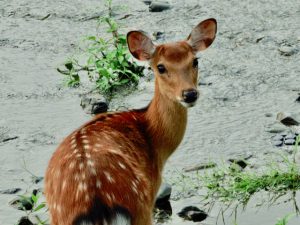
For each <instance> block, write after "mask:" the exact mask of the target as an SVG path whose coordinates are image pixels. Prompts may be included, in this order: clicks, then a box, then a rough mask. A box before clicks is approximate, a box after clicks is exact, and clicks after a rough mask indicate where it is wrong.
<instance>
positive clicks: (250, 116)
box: [0, 0, 300, 225]
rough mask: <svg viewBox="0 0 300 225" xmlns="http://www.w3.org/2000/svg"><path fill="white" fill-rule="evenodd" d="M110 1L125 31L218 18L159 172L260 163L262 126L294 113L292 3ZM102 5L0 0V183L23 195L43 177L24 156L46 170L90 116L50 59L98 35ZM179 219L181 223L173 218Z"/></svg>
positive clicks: (145, 96)
mask: <svg viewBox="0 0 300 225" xmlns="http://www.w3.org/2000/svg"><path fill="white" fill-rule="evenodd" d="M115 3H116V4H119V3H120V4H126V5H127V8H126V10H125V12H124V11H122V10H117V11H116V18H121V17H123V16H124V15H125V14H130V16H128V17H127V18H125V19H122V20H121V21H120V22H121V23H122V24H123V29H122V30H123V31H124V32H127V31H128V30H131V29H142V30H145V31H147V32H148V33H150V34H152V33H153V32H157V31H161V32H164V33H165V40H167V41H172V40H178V39H182V38H185V37H187V35H188V34H189V32H190V30H191V28H192V27H193V26H195V25H196V24H197V23H198V22H199V21H201V20H202V19H205V18H208V17H215V18H216V19H217V20H218V34H217V39H216V41H215V42H214V44H213V45H212V46H211V48H209V49H208V50H207V51H205V52H203V53H202V54H200V60H199V65H200V66H199V69H200V74H201V81H202V82H206V83H211V85H201V86H200V90H201V98H200V101H199V103H198V105H196V106H195V107H194V108H193V109H191V110H190V112H189V125H188V129H187V133H186V136H185V139H184V140H183V143H182V144H181V146H180V147H179V149H178V151H177V152H176V153H175V154H174V155H173V156H172V157H171V159H170V160H169V163H168V165H167V167H166V171H165V177H166V178H165V179H166V180H168V179H169V177H171V176H172V174H173V172H174V171H181V170H182V168H184V167H186V166H189V165H194V164H197V163H201V162H207V161H214V160H215V159H216V160H220V159H223V158H225V159H226V158H228V156H230V157H232V156H239V155H244V154H249V153H250V154H253V155H254V156H255V160H253V164H257V166H258V167H259V166H260V165H262V164H264V159H265V156H264V154H269V153H270V152H276V151H279V150H278V148H275V147H273V146H272V144H271V142H270V138H271V136H272V135H273V134H271V133H269V132H267V131H268V130H269V128H270V126H272V124H273V123H274V121H275V118H276V114H277V113H278V112H281V111H289V112H299V111H300V105H299V103H297V102H295V99H296V98H297V96H298V93H299V92H300V87H299V83H300V76H299V75H300V65H299V61H300V53H299V52H300V44H299V43H300V29H299V28H300V27H299V22H298V21H299V20H300V16H299V15H300V8H299V3H298V1H296V0H292V1H288V2H286V1H276V2H273V1H255V2H245V1H238V0H232V1H222V2H220V1H217V0H213V1H205V0H201V1H198V0H190V1H180V0H173V1H172V2H171V4H172V8H171V9H170V10H166V11H164V12H159V13H152V12H149V10H148V6H147V5H145V4H144V3H143V2H142V1H133V0H130V1H125V2H124V1H115ZM103 10H104V1H103V0H100V1H99V0H87V1H79V0H76V1H73V2H72V3H71V2H69V1H63V0H61V1H58V0H56V1H48V0H47V1H38V2H37V1H33V0H27V1H22V2H20V1H17V0H13V1H8V0H4V1H3V0H2V1H1V4H0V17H1V23H0V33H1V35H0V68H1V69H0V85H1V89H0V107H1V110H0V151H1V157H0V180H1V182H0V190H4V189H10V188H21V189H22V191H21V192H20V193H23V192H24V191H26V189H32V188H33V187H42V186H43V184H42V182H40V183H38V184H32V182H31V174H29V173H28V172H26V170H24V165H23V164H24V163H23V161H24V162H25V164H26V167H27V169H28V170H30V171H31V172H33V173H34V174H36V175H37V176H43V175H44V172H45V168H46V165H47V163H48V160H49V158H50V156H51V154H52V153H53V151H54V149H55V148H56V146H57V145H58V143H59V142H60V141H61V140H62V139H63V137H64V136H66V135H67V134H68V133H69V132H71V131H72V130H73V129H75V128H76V127H78V126H80V125H81V124H82V123H83V122H85V121H87V120H88V119H89V118H90V116H89V115H87V114H85V113H84V112H83V110H82V109H81V108H80V106H79V104H80V98H79V97H78V94H79V93H82V92H85V91H86V90H87V89H88V88H86V87H84V88H79V89H75V90H70V89H67V88H65V87H64V86H63V84H62V76H61V75H60V74H58V73H57V72H56V67H57V66H58V65H60V64H61V63H62V62H64V60H65V59H66V58H67V57H68V56H70V55H72V54H76V52H77V46H78V44H79V43H80V40H81V39H82V37H84V36H86V35H92V34H95V33H96V27H97V22H96V20H95V19H91V15H96V16H97V15H99V13H100V14H101V12H103ZM286 47H288V48H291V49H292V50H291V52H292V53H287V52H289V50H286ZM152 89H153V84H152V83H151V82H150V83H147V82H145V83H141V84H140V86H139V90H137V91H136V92H135V93H132V94H130V95H129V96H126V97H125V98H124V99H122V98H121V97H120V98H117V99H115V100H114V101H113V102H112V103H111V104H112V105H111V106H112V108H116V107H117V106H118V105H122V106H124V107H130V108H131V107H134V108H137V107H140V106H144V105H146V104H147V103H148V101H149V100H150V99H151V96H152V93H153V92H152ZM14 137H15V138H14ZM7 139H8V141H3V140H7ZM13 196H14V195H8V194H0V202H1V205H0V224H14V223H15V222H16V221H17V219H18V218H19V217H20V215H21V214H22V212H18V211H16V210H15V209H13V208H11V207H9V206H8V204H7V203H8V202H9V201H10V200H11V199H12V198H13ZM184 201H188V202H190V203H192V202H193V200H192V199H185V198H183V199H180V200H178V201H176V202H174V203H173V204H174V207H175V208H178V209H179V208H181V206H183V204H184ZM197 204H199V203H197ZM281 207H282V206H279V209H278V210H277V211H276V212H271V213H269V214H267V215H270V216H266V217H267V218H270V220H268V219H267V218H265V217H262V216H255V222H256V223H260V224H264V225H269V224H270V225H271V224H274V215H275V217H277V216H278V217H281V216H284V215H285V212H281V209H282V208H281ZM254 211H255V210H253V212H252V211H251V210H250V211H246V212H245V213H243V214H242V215H241V217H242V218H245V219H244V221H243V222H241V223H240V224H249V225H250V224H251V225H252V224H253V223H254V221H253V218H251V217H252V216H251V215H253V213H254ZM287 211H288V210H287ZM277 213H278V215H277ZM22 215H23V214H22ZM211 220H214V219H213V218H212V219H211ZM176 221H177V222H178V224H183V223H182V222H180V221H181V220H179V219H178V218H177V217H176V218H175V217H174V223H175V222H176ZM187 224H189V223H187ZM291 224H297V223H296V222H295V223H292V222H291Z"/></svg>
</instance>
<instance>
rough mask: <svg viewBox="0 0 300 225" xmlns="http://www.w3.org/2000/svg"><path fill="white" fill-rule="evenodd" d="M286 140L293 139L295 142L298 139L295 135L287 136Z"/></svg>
mask: <svg viewBox="0 0 300 225" xmlns="http://www.w3.org/2000/svg"><path fill="white" fill-rule="evenodd" d="M284 139H285V140H287V139H293V140H295V139H296V135H295V134H288V135H286V136H285V137H284Z"/></svg>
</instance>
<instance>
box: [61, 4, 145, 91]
mask: <svg viewBox="0 0 300 225" xmlns="http://www.w3.org/2000/svg"><path fill="white" fill-rule="evenodd" d="M106 6H107V9H108V15H107V16H104V17H102V18H100V20H99V25H105V26H106V27H107V28H108V29H107V33H109V34H110V35H111V37H110V38H105V37H103V36H97V35H95V36H89V37H87V38H86V40H85V43H86V44H87V46H86V49H84V53H85V56H86V58H87V60H86V63H85V64H83V65H82V64H80V63H79V59H78V58H72V59H71V60H69V61H68V62H67V63H65V68H66V70H61V69H58V71H59V72H60V73H62V74H64V75H65V76H66V78H67V84H68V86H71V87H75V86H78V85H79V84H80V77H81V76H82V74H80V73H79V72H81V71H85V74H86V75H87V76H88V78H89V80H90V81H91V82H94V83H95V85H96V88H97V89H98V90H99V91H100V92H102V93H104V94H111V93H112V92H113V91H115V90H116V88H117V87H120V86H124V85H136V84H137V83H138V81H139V78H140V77H141V76H143V69H144V67H142V66H139V65H137V64H136V63H135V62H134V61H131V60H130V54H129V51H128V48H127V44H126V36H125V35H124V34H121V33H119V24H117V22H116V21H115V20H114V18H113V16H112V0H107V1H106ZM102 33H103V32H102Z"/></svg>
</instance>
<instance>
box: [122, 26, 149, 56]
mask: <svg viewBox="0 0 300 225" xmlns="http://www.w3.org/2000/svg"><path fill="white" fill-rule="evenodd" d="M127 44H128V48H129V51H130V52H131V54H132V55H133V56H134V57H135V58H137V59H138V60H142V61H145V60H149V59H150V58H151V56H152V54H153V53H154V50H155V46H154V44H153V42H152V41H151V39H150V38H149V37H148V36H147V35H146V34H145V33H144V32H142V31H130V32H129V33H128V34H127Z"/></svg>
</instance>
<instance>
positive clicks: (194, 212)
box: [177, 206, 208, 222]
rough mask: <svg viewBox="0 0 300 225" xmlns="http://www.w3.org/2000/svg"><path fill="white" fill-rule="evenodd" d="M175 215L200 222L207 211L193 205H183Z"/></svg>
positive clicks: (205, 216) (204, 217)
mask: <svg viewBox="0 0 300 225" xmlns="http://www.w3.org/2000/svg"><path fill="white" fill-rule="evenodd" d="M177 215H178V216H179V217H181V218H184V219H185V220H191V221H193V222H200V221H203V220H205V219H206V218H207V216H208V215H207V213H206V212H204V211H203V210H201V209H199V208H197V207H195V206H187V207H184V208H183V209H182V210H181V211H180V212H179V213H177Z"/></svg>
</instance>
